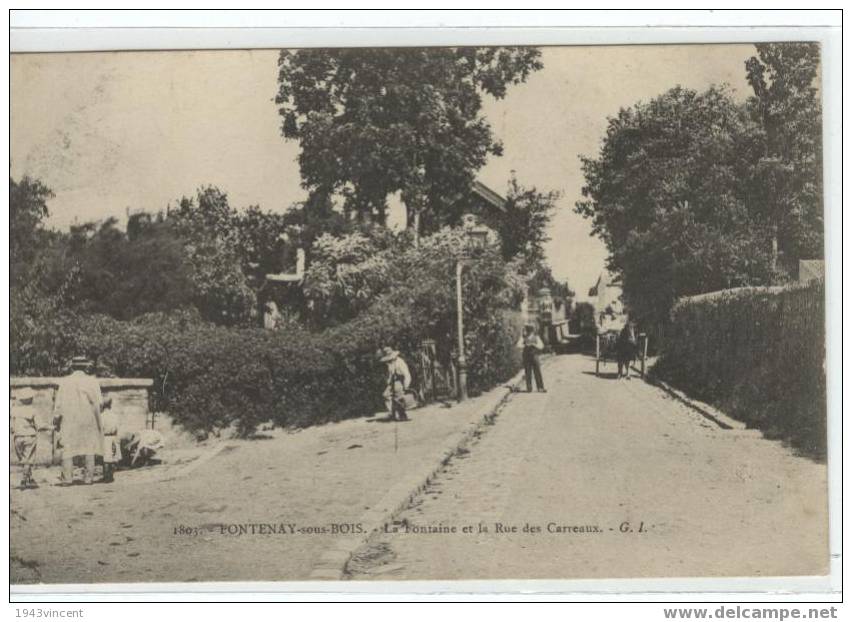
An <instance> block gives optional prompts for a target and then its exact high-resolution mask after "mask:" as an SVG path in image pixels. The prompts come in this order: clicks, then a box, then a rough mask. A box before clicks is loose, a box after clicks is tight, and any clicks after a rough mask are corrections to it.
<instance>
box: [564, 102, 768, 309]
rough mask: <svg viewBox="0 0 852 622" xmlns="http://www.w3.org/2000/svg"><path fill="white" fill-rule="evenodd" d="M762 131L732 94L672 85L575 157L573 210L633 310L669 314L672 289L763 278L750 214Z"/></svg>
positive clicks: (758, 234)
mask: <svg viewBox="0 0 852 622" xmlns="http://www.w3.org/2000/svg"><path fill="white" fill-rule="evenodd" d="M763 149H764V138H763V132H762V129H761V128H760V127H759V126H758V125H757V124H756V123H755V122H754V121H753V120H752V119H751V117H750V116H749V114H748V112H747V111H746V110H745V109H744V107H743V106H741V105H738V104H737V103H736V102H735V101H734V100H733V99H732V97H731V95H730V93H729V92H728V91H726V90H725V89H723V88H720V87H712V88H710V89H708V90H707V91H705V92H703V93H698V92H696V91H693V90H689V89H684V88H681V87H677V88H674V89H671V90H669V91H667V92H666V93H664V94H663V95H660V96H659V97H656V98H654V99H653V100H651V101H649V102H647V103H640V104H637V105H635V106H634V107H633V108H627V109H622V110H621V111H620V112H619V113H618V115H617V116H616V117H613V118H610V119H609V123H608V127H607V132H606V136H605V138H604V140H603V145H602V147H601V151H600V153H599V155H598V157H597V158H581V160H582V167H583V172H584V174H585V177H586V186H585V187H584V188H583V196H584V197H586V198H585V199H584V200H582V201H579V202H577V204H576V208H575V209H576V211H577V212H578V213H580V214H581V215H583V216H585V217H587V218H589V219H591V221H592V230H593V234H597V235H599V236H600V237H601V238H602V239H603V240H604V242H605V243H606V245H607V248H608V250H609V252H610V258H609V264H610V265H609V267H610V269H612V270H613V271H614V272H617V273H619V274H621V276H622V278H623V284H624V293H625V297H626V299H627V302H628V303H629V305H630V306H631V308H632V310H633V311H634V313H636V314H638V315H639V316H642V317H645V318H647V319H649V320H651V321H660V320H663V319H665V317H667V314H668V311H669V309H670V307H671V304H672V302H673V301H674V299H675V298H676V297H678V296H683V295H691V294H697V293H701V292H706V291H711V290H715V289H722V288H726V287H735V286H739V285H748V284H762V283H766V282H768V281H769V280H770V269H771V266H770V264H771V257H770V252H769V249H768V248H767V245H766V240H768V239H769V236H768V233H767V232H766V230H765V228H764V226H763V223H762V222H761V220H760V219H758V218H756V217H755V214H754V213H753V212H752V211H751V209H750V208H751V205H750V199H751V198H752V196H753V184H752V181H753V171H754V170H755V163H756V162H758V161H759V159H760V157H761V155H762V153H763Z"/></svg>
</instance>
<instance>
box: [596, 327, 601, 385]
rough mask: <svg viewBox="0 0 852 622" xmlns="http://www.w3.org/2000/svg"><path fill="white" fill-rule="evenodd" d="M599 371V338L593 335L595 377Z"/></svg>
mask: <svg viewBox="0 0 852 622" xmlns="http://www.w3.org/2000/svg"><path fill="white" fill-rule="evenodd" d="M600 369H601V336H600V335H595V376H599V375H600Z"/></svg>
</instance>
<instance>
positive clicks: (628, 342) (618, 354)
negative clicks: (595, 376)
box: [615, 322, 639, 380]
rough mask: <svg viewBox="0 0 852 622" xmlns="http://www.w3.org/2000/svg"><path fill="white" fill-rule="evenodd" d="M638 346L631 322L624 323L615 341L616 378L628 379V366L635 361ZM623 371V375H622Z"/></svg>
mask: <svg viewBox="0 0 852 622" xmlns="http://www.w3.org/2000/svg"><path fill="white" fill-rule="evenodd" d="M638 350H639V344H638V341H637V340H636V330H635V329H634V326H633V323H632V322H626V323H625V324H624V328H622V329H621V332H620V333H618V338H617V339H616V341H615V359H616V362H617V363H618V377H619V378H627V379H628V380H629V379H630V365H631V364H632V363H633V362H634V361H635V360H636V354H637V351H638ZM622 371H623V374H622Z"/></svg>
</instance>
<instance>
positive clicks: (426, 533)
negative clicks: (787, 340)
mask: <svg viewBox="0 0 852 622" xmlns="http://www.w3.org/2000/svg"><path fill="white" fill-rule="evenodd" d="M593 370H594V361H593V360H591V359H589V358H587V357H584V356H580V355H575V356H563V357H557V358H555V359H552V360H551V361H550V363H549V364H548V366H547V367H546V368H545V382H546V383H547V384H548V387H549V392H548V393H542V394H537V393H533V394H519V395H517V396H515V397H513V399H512V401H511V402H510V403H509V404H508V406H507V407H506V408H504V410H503V411H502V412H501V413H500V415H499V417H498V419H497V421H496V424H495V425H494V426H490V427H489V428H487V431H486V433H485V434H483V435H482V436H481V437H480V438H479V440H478V441H477V443H476V444H475V445H473V446H471V447H470V451H469V452H468V453H465V454H463V455H460V456H458V457H457V458H455V459H454V460H453V461H452V462H450V463H449V464H448V465H447V466H446V467H445V468H444V470H443V471H442V472H441V473H440V474H439V475H438V477H437V478H436V479H435V480H434V482H433V484H432V485H431V486H430V488H429V489H428V490H427V491H426V492H425V493H424V494H422V495H420V496H419V497H418V498H417V499H416V500H415V501H414V503H413V504H412V507H410V508H409V509H408V510H406V511H404V512H403V513H402V514H400V515H399V516H398V521H397V522H396V523H394V524H392V525H389V526H388V527H387V530H386V531H387V533H381V534H380V535H379V536H377V537H375V538H374V539H373V541H372V544H371V545H370V546H368V547H365V548H362V549H361V550H360V551H359V552H358V553H357V554H356V556H355V557H354V559H353V560H352V561H351V562H350V563H349V567H348V570H349V573H350V576H351V578H352V579H356V580H368V579H381V580H389V579H471V578H480V579H485V578H506V579H508V578H516V579H517V578H538V579H557V578H582V577H588V578H602V577H612V578H615V577H665V576H680V577H692V576H773V575H817V574H824V573H825V572H827V567H828V540H827V538H828V536H827V531H828V528H827V518H826V516H827V508H826V505H827V501H826V468H825V465H823V464H818V463H815V462H813V461H811V460H809V459H807V458H803V457H798V456H796V455H794V453H793V452H792V450H790V449H789V448H786V447H783V446H782V445H781V444H780V443H777V442H773V441H769V440H765V439H763V438H761V435H760V434H759V433H758V432H755V431H747V430H746V431H736V430H723V429H721V428H719V427H718V426H717V425H715V424H714V423H712V422H710V421H708V420H706V419H704V418H703V417H702V416H701V415H699V414H697V413H696V412H694V411H693V410H691V409H690V408H688V407H686V406H684V405H682V404H681V403H680V402H677V401H674V400H672V399H670V398H669V397H668V396H667V395H666V394H665V393H663V392H662V391H660V390H659V389H657V388H655V387H653V386H651V385H649V384H646V383H645V382H643V381H642V380H640V379H632V380H629V381H626V380H615V379H612V378H598V377H595V375H594V374H593V373H591V372H592V371H593ZM608 371H612V370H608ZM485 530H487V531H485ZM453 532H454V533H453Z"/></svg>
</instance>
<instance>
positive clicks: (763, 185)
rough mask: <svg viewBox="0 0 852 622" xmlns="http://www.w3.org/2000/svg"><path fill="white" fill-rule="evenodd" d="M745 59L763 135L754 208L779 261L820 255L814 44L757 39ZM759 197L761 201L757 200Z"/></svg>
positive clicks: (785, 262)
mask: <svg viewBox="0 0 852 622" xmlns="http://www.w3.org/2000/svg"><path fill="white" fill-rule="evenodd" d="M755 47H756V48H757V56H752V57H751V58H749V59H748V61H746V71H747V78H748V82H749V84H750V85H751V87H752V89H753V90H754V97H752V98H751V99H750V100H749V102H748V106H749V109H750V111H751V113H752V115H753V117H754V118H755V119H757V120H758V122H759V123H760V124H761V126H762V128H763V131H764V133H765V136H766V143H765V144H766V147H765V152H764V154H763V157H762V158H761V160H760V162H759V163H758V166H757V171H756V181H757V183H758V184H759V185H760V190H759V192H757V193H756V196H755V197H754V199H755V202H756V207H757V208H758V209H759V210H760V211H761V212H762V213H763V215H764V216H765V217H766V218H767V219H769V220H770V222H771V224H772V235H773V239H774V243H775V245H776V246H777V250H778V255H779V257H778V260H779V261H780V262H781V264H782V266H785V267H786V268H787V269H791V268H792V266H791V264H794V263H795V262H796V261H797V260H798V259H800V258H802V259H811V258H819V257H822V256H823V215H822V212H823V210H822V205H823V202H822V194H823V184H822V109H821V107H820V101H819V96H818V91H817V86H816V79H817V74H818V72H819V44H818V43H806V42H801V43H758V44H756V45H755ZM761 200H762V201H761Z"/></svg>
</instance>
